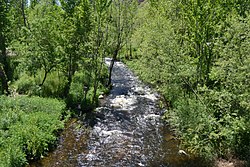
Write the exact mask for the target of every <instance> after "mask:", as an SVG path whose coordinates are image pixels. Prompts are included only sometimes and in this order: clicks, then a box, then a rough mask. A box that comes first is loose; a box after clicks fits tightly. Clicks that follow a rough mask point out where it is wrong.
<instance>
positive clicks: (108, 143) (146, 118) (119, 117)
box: [29, 59, 208, 167]
mask: <svg viewBox="0 0 250 167" xmlns="http://www.w3.org/2000/svg"><path fill="white" fill-rule="evenodd" d="M109 62H110V60H109V59H106V63H107V64H109ZM113 70H114V71H113V76H112V82H113V89H112V90H111V91H110V95H108V96H107V97H106V98H105V101H104V102H103V103H102V106H101V107H99V108H97V109H96V111H95V115H94V119H91V125H92V126H84V125H86V122H89V121H86V120H85V121H79V120H77V119H72V120H70V121H69V122H68V123H67V125H66V128H65V130H64V131H63V133H62V134H61V136H60V140H59V146H58V147H57V149H56V150H55V151H53V152H52V153H50V154H49V155H48V156H47V157H45V158H43V159H42V160H40V161H38V162H34V163H31V164H30V165H29V167H57V166H62V167H68V166H75V167H78V166H79V167H85V166H86V167H92V166H97V167H102V166H103V167H106V166H109V167H113V166H114V167H116V166H119V167H120V166H121V167H122V166H129V167H137V166H152V167H195V166H197V167H198V166H199V167H201V166H208V165H206V164H204V163H202V160H200V159H194V158H192V157H191V156H189V155H185V154H183V153H182V154H181V152H180V150H179V147H178V145H179V143H178V140H176V138H175V137H174V136H173V133H172V132H171V131H170V128H169V127H168V126H167V125H166V124H165V123H164V122H163V121H162V120H161V115H162V113H163V110H161V109H159V108H158V106H157V102H158V100H159V95H158V94H157V93H155V92H153V91H152V90H151V89H150V88H149V87H147V86H145V85H144V84H143V83H141V82H140V81H139V79H138V78H137V77H136V76H134V75H133V73H132V72H131V71H130V70H128V69H127V67H126V66H125V65H124V64H122V63H120V62H116V63H115V66H114V69H113ZM86 127H88V128H86Z"/></svg>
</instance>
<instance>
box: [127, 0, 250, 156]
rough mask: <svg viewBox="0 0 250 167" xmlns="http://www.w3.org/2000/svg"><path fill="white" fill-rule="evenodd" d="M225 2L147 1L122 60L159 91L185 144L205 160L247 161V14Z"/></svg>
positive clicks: (249, 42) (249, 38)
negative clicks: (129, 52) (128, 54)
mask: <svg viewBox="0 0 250 167" xmlns="http://www.w3.org/2000/svg"><path fill="white" fill-rule="evenodd" d="M224 5H225V4H221V3H220V2H216V3H211V2H210V1H190V2H189V1H188V2H187V3H184V2H180V3H179V4H177V3H175V2H173V1H171V0H169V1H159V2H158V3H157V4H156V3H154V1H149V2H145V3H144V4H143V5H141V7H140V8H139V10H138V14H137V18H136V19H137V21H136V23H137V24H136V25H135V26H136V31H135V32H134V33H133V37H132V43H133V48H134V52H133V58H132V59H131V60H130V61H126V62H127V64H128V65H129V67H130V68H132V69H133V70H134V71H135V72H136V74H137V75H138V76H140V78H141V79H142V80H144V81H145V82H146V83H149V84H150V85H152V86H153V87H155V89H156V90H157V91H158V92H160V93H161V94H162V95H163V97H164V99H165V101H166V103H167V105H168V110H167V112H166V114H165V119H166V120H167V121H168V122H169V123H170V124H171V125H172V127H173V128H175V130H176V134H177V135H178V137H179V139H180V140H181V143H182V147H185V149H186V150H188V151H189V152H190V153H192V154H195V155H197V156H202V157H205V158H206V159H208V160H213V159H214V158H218V157H219V158H225V159H229V158H230V157H232V156H236V157H238V158H240V159H244V160H248V157H249V156H250V152H249V150H250V142H249V141H250V138H249V136H250V135H249V134H250V124H249V121H248V120H249V112H250V110H249V109H250V107H249V104H250V103H249V91H250V87H249V84H248V83H249V74H250V71H249V69H250V68H249V61H250V56H249V48H250V47H249V46H250V36H249V28H250V27H249V26H250V24H249V23H250V22H249V20H250V17H249V14H247V13H246V14H244V15H242V11H241V12H239V11H238V10H239V9H238V8H237V7H236V6H237V2H232V3H231V4H230V5H229V6H228V7H229V8H230V10H228V9H229V8H225V6H224ZM238 5H242V4H238ZM242 10H243V8H242ZM148 23H150V24H148ZM193 25H195V26H193Z"/></svg>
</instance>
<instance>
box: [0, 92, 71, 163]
mask: <svg viewBox="0 0 250 167" xmlns="http://www.w3.org/2000/svg"><path fill="white" fill-rule="evenodd" d="M65 113H66V110H65V103H64V102H62V101H59V100H56V99H48V98H40V97H27V96H17V97H6V96H0V166H3V167H12V166H20V167H21V166H25V165H26V164H27V163H28V160H32V159H35V158H40V157H42V156H43V155H45V154H46V153H47V152H48V151H49V149H50V148H52V147H53V146H54V145H55V144H56V141H57V132H58V131H59V130H60V129H63V127H64V121H63V120H62V116H63V115H65Z"/></svg>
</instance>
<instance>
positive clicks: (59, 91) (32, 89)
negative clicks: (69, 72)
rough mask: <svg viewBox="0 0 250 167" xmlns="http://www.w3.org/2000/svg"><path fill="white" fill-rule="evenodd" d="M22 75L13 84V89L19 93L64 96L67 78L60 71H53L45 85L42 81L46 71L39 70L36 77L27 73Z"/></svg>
mask: <svg viewBox="0 0 250 167" xmlns="http://www.w3.org/2000/svg"><path fill="white" fill-rule="evenodd" d="M20 76H21V77H20V78H19V79H18V80H17V81H15V82H14V83H13V85H12V87H13V89H16V91H17V92H18V93H19V94H25V95H37V96H42V97H63V93H64V88H65V85H66V81H67V80H66V78H65V76H63V75H62V74H61V73H59V72H58V71H53V72H51V73H49V74H48V76H47V78H46V81H45V83H44V84H43V86H39V85H40V84H41V83H42V80H43V76H44V73H43V72H42V71H39V72H38V73H37V75H36V77H33V76H30V75H28V74H26V73H23V74H22V75H20Z"/></svg>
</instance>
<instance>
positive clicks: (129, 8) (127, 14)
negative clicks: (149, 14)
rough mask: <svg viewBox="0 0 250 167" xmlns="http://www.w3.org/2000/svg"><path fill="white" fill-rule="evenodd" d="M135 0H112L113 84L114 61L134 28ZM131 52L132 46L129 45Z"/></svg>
mask: <svg viewBox="0 0 250 167" xmlns="http://www.w3.org/2000/svg"><path fill="white" fill-rule="evenodd" d="M135 4H137V3H135V1H120V0H112V4H111V6H110V11H109V12H110V21H109V24H110V25H109V31H110V33H109V36H110V40H109V47H110V49H109V52H110V54H111V56H112V60H111V64H110V67H109V79H108V85H109V86H110V85H111V75H112V70H113V66H114V62H115V61H116V60H117V56H118V54H119V52H120V51H121V49H122V48H123V47H124V46H125V45H126V46H128V45H130V44H128V43H129V42H130V39H131V34H132V30H133V21H134V17H135V11H136V7H135ZM129 49H130V52H132V51H131V46H130V47H129Z"/></svg>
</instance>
